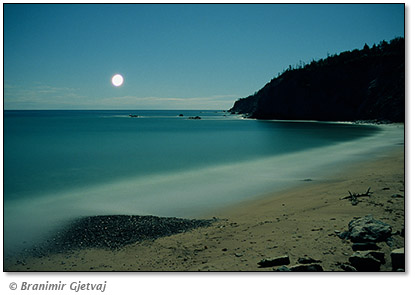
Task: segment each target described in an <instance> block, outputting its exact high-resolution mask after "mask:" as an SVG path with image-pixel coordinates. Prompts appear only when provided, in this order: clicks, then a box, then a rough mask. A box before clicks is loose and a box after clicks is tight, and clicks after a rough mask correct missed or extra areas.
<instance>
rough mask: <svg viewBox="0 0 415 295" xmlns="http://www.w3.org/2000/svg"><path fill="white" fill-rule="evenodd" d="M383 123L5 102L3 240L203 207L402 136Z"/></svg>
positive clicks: (193, 212)
mask: <svg viewBox="0 0 415 295" xmlns="http://www.w3.org/2000/svg"><path fill="white" fill-rule="evenodd" d="M129 114H137V115H138V117H137V118H131V117H129V116H128V115H129ZM179 114H183V116H179ZM225 115H226V116H225ZM190 116H200V117H201V118H202V119H201V120H190V119H188V117H190ZM384 132H385V131H384V130H382V129H381V128H378V127H376V126H362V125H355V124H336V123H317V122H276V121H257V120H246V119H241V118H240V117H238V116H229V115H227V114H226V113H223V112H221V111H5V112H4V217H5V218H4V228H5V246H6V249H10V248H12V247H16V245H22V243H23V241H26V243H28V242H29V243H30V242H31V241H35V240H37V239H39V237H41V236H42V234H46V233H47V232H49V231H50V230H52V229H53V227H54V225H59V224H60V223H61V222H64V221H65V220H68V219H70V218H73V217H76V216H81V215H92V214H154V215H164V216H184V217H186V216H197V215H198V214H202V213H203V212H208V211H209V210H210V209H212V208H217V207H220V206H225V205H229V204H232V203H235V202H238V201H241V200H243V199H246V198H249V197H252V196H255V195H258V194H261V193H265V192H269V191H273V190H277V189H280V188H283V187H286V186H287V185H289V184H293V183H294V182H296V181H299V180H301V179H302V178H303V177H304V178H307V177H310V176H313V177H314V174H313V173H312V172H311V171H313V169H317V167H318V166H321V165H325V164H329V163H332V162H333V161H334V160H336V159H340V158H341V157H343V158H345V157H346V155H349V156H351V155H353V154H358V153H359V152H361V151H363V150H365V151H366V150H368V149H370V148H373V146H371V145H373V144H375V145H376V144H379V143H380V142H381V141H380V139H379V138H383V140H385V138H387V140H388V142H390V144H393V143H394V142H397V141H399V140H403V135H402V134H403V131H402V130H401V129H400V131H399V132H397V131H396V130H394V131H393V132H392V133H391V132H389V133H388V134H389V135H387V136H386V135H385V134H384ZM390 134H393V136H392V137H391V136H390ZM365 140H366V142H365ZM356 143H359V144H358V145H357V144H356ZM384 144H385V143H382V144H381V145H384ZM311 174H313V175H311ZM17 233H18V234H17Z"/></svg>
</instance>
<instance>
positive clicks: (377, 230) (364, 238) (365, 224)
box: [349, 215, 392, 243]
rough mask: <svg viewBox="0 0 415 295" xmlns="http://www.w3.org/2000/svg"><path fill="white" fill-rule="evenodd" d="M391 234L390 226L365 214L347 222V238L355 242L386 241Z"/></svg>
mask: <svg viewBox="0 0 415 295" xmlns="http://www.w3.org/2000/svg"><path fill="white" fill-rule="evenodd" d="M391 234H392V227H391V226H390V225H389V224H386V223H384V222H382V221H379V220H376V219H374V218H373V217H372V215H367V216H365V217H361V218H358V219H355V220H352V221H350V222H349V238H350V240H351V241H352V242H355V243H365V242H381V241H386V240H387V239H388V238H389V237H390V236H391Z"/></svg>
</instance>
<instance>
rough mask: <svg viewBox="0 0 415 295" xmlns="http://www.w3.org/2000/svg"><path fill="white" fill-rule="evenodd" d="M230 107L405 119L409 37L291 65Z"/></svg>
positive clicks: (253, 113) (301, 116)
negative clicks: (406, 44) (294, 66)
mask: <svg viewBox="0 0 415 295" xmlns="http://www.w3.org/2000/svg"><path fill="white" fill-rule="evenodd" d="M229 111H230V112H235V113H240V114H245V115H247V116H248V117H251V118H257V119H280V120H319V121H357V120H374V121H382V122H404V120H405V41H404V39H403V38H396V39H393V40H391V41H390V42H385V41H382V42H381V43H380V44H378V45H373V46H372V48H370V47H369V46H367V45H366V44H365V46H364V47H363V49H361V50H357V49H356V50H353V51H347V52H342V53H340V54H338V55H337V54H336V55H332V56H329V57H327V58H326V59H321V60H319V61H312V62H311V63H309V64H307V65H304V66H299V67H297V68H292V67H291V66H290V67H289V68H288V69H287V70H285V71H284V72H283V73H282V74H281V75H279V76H278V77H276V78H274V79H272V80H271V81H270V82H269V83H267V84H266V85H265V86H264V87H263V88H262V89H261V90H259V91H258V92H256V93H255V94H253V95H251V96H248V97H246V98H241V99H239V100H238V101H236V102H235V104H234V106H233V107H232V109H230V110H229Z"/></svg>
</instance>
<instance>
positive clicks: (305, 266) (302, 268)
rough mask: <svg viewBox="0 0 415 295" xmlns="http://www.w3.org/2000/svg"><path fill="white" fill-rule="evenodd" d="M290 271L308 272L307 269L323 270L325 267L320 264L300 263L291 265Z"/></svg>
mask: <svg viewBox="0 0 415 295" xmlns="http://www.w3.org/2000/svg"><path fill="white" fill-rule="evenodd" d="M290 271H296V272H299V271H300V272H306V271H323V267H321V265H319V264H298V265H294V266H292V267H290Z"/></svg>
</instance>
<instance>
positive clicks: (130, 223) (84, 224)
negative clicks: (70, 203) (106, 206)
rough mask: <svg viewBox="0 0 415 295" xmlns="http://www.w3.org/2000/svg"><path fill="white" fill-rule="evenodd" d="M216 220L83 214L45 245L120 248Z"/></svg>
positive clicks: (52, 247) (58, 249)
mask: <svg viewBox="0 0 415 295" xmlns="http://www.w3.org/2000/svg"><path fill="white" fill-rule="evenodd" d="M215 220H216V219H213V220H197V219H181V218H175V217H157V216H136V215H108V216H90V217H83V218H79V219H76V220H74V221H73V222H71V223H70V224H69V225H68V226H67V227H66V228H65V229H64V230H62V231H60V232H59V233H57V234H55V235H54V236H53V237H52V238H51V239H49V240H48V242H47V243H46V247H43V249H44V250H47V252H64V251H70V250H76V249H86V248H101V249H111V250H117V249H119V248H121V247H123V246H125V245H128V244H132V243H135V242H140V241H144V240H155V239H157V238H160V237H165V236H170V235H174V234H178V233H183V232H186V231H189V230H192V229H195V228H198V227H207V226H210V225H211V224H212V222H214V221H215Z"/></svg>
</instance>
